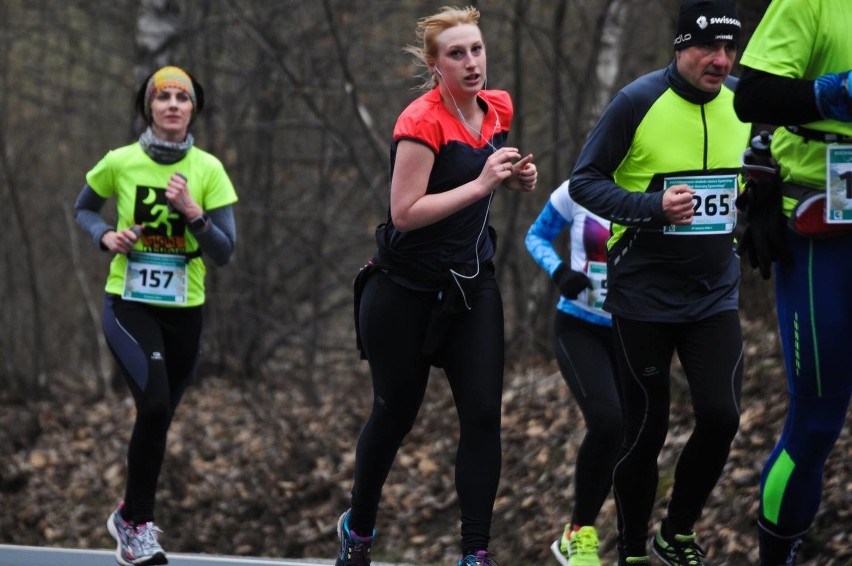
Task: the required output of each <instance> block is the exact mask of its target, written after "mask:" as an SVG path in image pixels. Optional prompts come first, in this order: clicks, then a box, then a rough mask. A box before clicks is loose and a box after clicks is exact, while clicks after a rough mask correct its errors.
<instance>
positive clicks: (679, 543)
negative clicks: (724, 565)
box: [651, 528, 707, 566]
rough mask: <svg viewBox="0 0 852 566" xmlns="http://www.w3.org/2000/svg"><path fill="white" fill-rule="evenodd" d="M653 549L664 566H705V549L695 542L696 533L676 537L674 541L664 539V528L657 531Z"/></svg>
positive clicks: (652, 544)
mask: <svg viewBox="0 0 852 566" xmlns="http://www.w3.org/2000/svg"><path fill="white" fill-rule="evenodd" d="M651 548H652V550H653V551H654V554H655V555H657V558H659V559H660V560H662V561H663V564H668V565H669V566H704V565H705V564H707V563H706V562H704V549H703V548H701V547H700V546H698V543H696V542H695V533H694V532H693V533H690V534H688V535H678V534H676V535H675V536H674V540H666V539H665V537H663V531H662V528H661V529H659V530H658V531H657V534H656V535H655V536H654V540H653V542H652V543H651Z"/></svg>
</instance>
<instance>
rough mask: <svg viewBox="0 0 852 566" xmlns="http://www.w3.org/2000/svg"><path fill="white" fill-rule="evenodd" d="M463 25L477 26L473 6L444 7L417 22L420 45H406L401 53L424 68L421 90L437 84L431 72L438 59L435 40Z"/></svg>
mask: <svg viewBox="0 0 852 566" xmlns="http://www.w3.org/2000/svg"><path fill="white" fill-rule="evenodd" d="M465 24H470V25H474V26H478V25H479V10H477V9H476V8H474V7H473V6H467V7H465V8H456V7H453V6H444V7H443V8H441V10H440V11H439V12H438V13H437V14H433V15H431V16H426V17H425V18H421V19H420V20H418V21H417V29H416V33H417V39H418V40H419V42H420V45H408V46H406V47H405V48H404V49H403V51H405V52H406V53H411V54H412V55H414V57H416V58H417V61H418V64H419V65H420V66H422V67H426V70H425V72H423V73H422V76H423V78H424V81H423V83H422V84H421V85H420V88H421V89H422V90H430V89H432V88H433V87H434V86H435V85H436V84H437V80H436V79H435V75H434V74H433V73H432V72H431V67H432V66H433V65H434V63H435V59H437V57H438V44H437V42H436V41H435V38H436V37H437V36H438V35H439V34H440V33H441V32H443V31H445V30H448V29H450V28H451V27H455V26H460V25H465Z"/></svg>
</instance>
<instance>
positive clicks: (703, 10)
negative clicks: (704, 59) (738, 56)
mask: <svg viewBox="0 0 852 566" xmlns="http://www.w3.org/2000/svg"><path fill="white" fill-rule="evenodd" d="M740 27H741V26H740V18H739V16H738V15H737V9H736V7H735V6H734V1H733V0H684V1H683V3H682V4H681V5H680V12H679V13H678V15H677V32H676V33H675V39H674V48H675V49H683V48H684V47H689V46H690V45H699V44H702V43H714V42H716V41H733V42H734V43H736V44H737V45H739V43H740Z"/></svg>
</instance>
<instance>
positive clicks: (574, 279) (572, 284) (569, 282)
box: [551, 262, 592, 299]
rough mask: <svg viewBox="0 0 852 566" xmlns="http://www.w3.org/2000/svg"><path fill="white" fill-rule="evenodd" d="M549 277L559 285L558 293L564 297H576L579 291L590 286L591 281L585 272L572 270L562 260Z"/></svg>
mask: <svg viewBox="0 0 852 566" xmlns="http://www.w3.org/2000/svg"><path fill="white" fill-rule="evenodd" d="M551 277H552V278H553V282H554V283H556V286H557V287H559V293H560V294H561V295H562V296H563V297H565V298H566V299H576V298H577V295H579V294H580V291H582V290H583V289H591V288H592V282H591V281H589V278H588V277H586V274H585V273H580V272H579V271H574V270H572V269H571V268H570V267H568V266H567V265H565V263H564V262H563V263H560V264H559V267H557V268H556V271H554V272H553V275H551Z"/></svg>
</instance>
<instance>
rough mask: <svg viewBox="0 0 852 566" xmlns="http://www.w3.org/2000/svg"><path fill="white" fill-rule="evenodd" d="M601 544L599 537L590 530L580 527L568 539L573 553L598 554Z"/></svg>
mask: <svg viewBox="0 0 852 566" xmlns="http://www.w3.org/2000/svg"><path fill="white" fill-rule="evenodd" d="M599 546H600V543H599V542H598V537H597V536H595V533H594V531H590V530H583V529H580V530H579V531H577V532H575V533H573V534H572V535H571V538H569V539H568V548H569V550H570V551H571V554H597V552H598V547H599Z"/></svg>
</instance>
